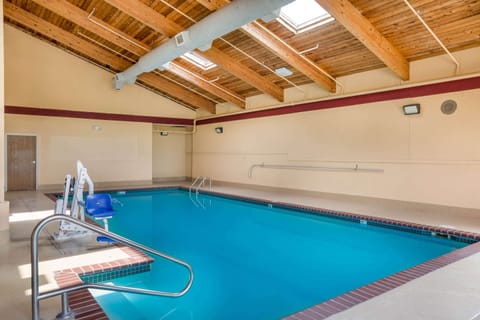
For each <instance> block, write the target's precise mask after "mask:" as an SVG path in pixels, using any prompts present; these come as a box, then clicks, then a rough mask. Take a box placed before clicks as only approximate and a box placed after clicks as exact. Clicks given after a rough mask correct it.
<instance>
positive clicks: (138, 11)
mask: <svg viewBox="0 0 480 320" xmlns="http://www.w3.org/2000/svg"><path fill="white" fill-rule="evenodd" d="M316 1H317V2H318V3H319V4H320V5H321V6H322V7H323V8H324V9H326V10H327V11H328V12H329V13H330V14H331V15H332V16H333V17H335V20H334V21H333V22H330V23H328V24H325V25H322V26H320V27H318V28H315V29H312V30H310V31H307V32H304V33H299V34H294V33H293V32H291V31H289V30H288V29H286V28H285V27H284V26H283V25H282V24H280V23H279V22H278V21H277V20H275V19H274V20H272V21H270V22H268V23H265V22H264V21H262V20H257V21H254V22H251V23H249V24H247V25H245V26H244V27H242V28H241V29H239V30H235V31H233V32H231V33H229V34H226V35H224V36H223V37H222V38H221V39H217V40H215V41H214V43H213V46H212V48H211V49H209V50H207V51H197V53H199V54H200V55H202V56H203V57H205V58H207V59H209V60H210V61H212V62H214V63H215V64H216V65H217V66H216V67H214V68H212V69H209V70H203V69H201V68H199V67H196V66H194V65H192V64H191V63H189V62H187V61H185V60H184V59H180V58H177V59H175V60H174V61H173V62H172V63H170V64H169V67H168V68H167V69H166V70H164V71H160V70H155V71H153V72H150V73H144V74H142V75H141V76H139V77H138V78H137V83H139V84H141V85H143V86H145V87H147V88H149V89H151V90H153V91H155V92H157V93H159V94H161V95H163V96H166V97H168V98H170V99H172V100H175V101H177V102H179V103H181V104H183V105H185V106H188V107H190V108H193V109H197V108H201V109H204V110H206V111H208V112H210V113H215V105H216V104H217V103H222V102H226V101H228V102H231V103H233V104H235V105H237V106H239V107H240V108H245V98H246V97H250V96H253V95H258V94H261V93H266V94H268V95H270V96H272V97H274V98H275V99H277V100H278V101H279V102H281V101H282V100H283V98H284V97H283V90H284V89H285V88H289V87H292V86H294V85H295V86H298V85H302V84H307V83H316V84H317V85H318V86H320V87H322V88H323V89H325V90H327V91H330V92H335V90H336V87H335V82H334V80H333V79H335V78H337V77H340V76H345V75H349V74H354V73H358V72H362V71H367V70H372V69H377V68H382V67H388V68H389V69H390V70H391V71H392V72H393V73H394V74H395V75H396V76H397V77H398V78H399V79H403V80H408V78H409V62H411V61H414V60H417V59H423V58H427V57H431V56H435V55H440V54H444V51H443V50H442V48H441V47H440V46H439V44H438V43H437V42H436V41H435V39H434V38H433V37H432V36H431V35H430V34H429V33H428V31H427V30H426V29H425V27H424V26H423V25H422V24H421V22H420V21H419V20H418V19H417V17H416V16H415V15H414V14H413V13H412V11H411V10H410V9H409V8H408V7H407V5H406V3H405V2H404V1H402V0H350V2H349V1H348V0H316ZM229 2H230V1H229V0H5V1H3V3H4V19H5V22H6V23H8V24H10V25H14V26H16V27H18V28H21V29H22V30H25V31H27V32H29V33H30V34H32V35H33V36H35V37H38V38H41V39H43V40H46V41H48V42H50V43H52V44H54V45H56V46H59V47H62V48H64V49H65V50H67V51H70V52H72V53H74V54H76V55H78V56H81V57H83V58H85V59H87V60H88V61H91V62H92V63H95V64H96V65H98V66H100V67H102V68H105V69H108V70H111V71H112V72H115V73H116V72H121V71H124V70H125V69H127V68H128V67H129V66H131V65H132V64H133V63H134V62H136V61H138V59H139V57H141V56H143V55H144V54H146V53H147V52H149V51H150V50H152V49H153V48H155V47H157V46H158V45H160V44H162V43H163V42H165V41H167V40H168V39H169V38H171V37H173V36H174V35H176V34H177V33H179V32H181V31H182V30H185V29H186V28H188V27H190V26H192V25H193V24H194V23H195V21H200V20H202V19H203V18H205V17H206V16H208V15H209V14H211V13H212V12H213V11H216V10H221V8H222V7H223V6H225V5H227V4H228V3H229ZM409 2H410V4H411V5H412V6H413V7H414V8H415V10H417V12H418V13H419V14H420V15H421V16H422V17H423V19H424V20H425V21H426V23H427V24H428V25H429V27H430V28H431V29H432V30H433V31H434V32H435V33H436V35H437V36H438V37H439V39H441V41H442V42H443V43H444V44H445V46H446V47H447V48H448V49H449V50H450V51H452V52H454V51H457V50H461V49H465V48H470V47H475V46H480V1H478V0H410V1H409ZM173 8H175V9H177V10H174V9H173ZM179 11H180V12H181V13H179ZM305 50H307V51H308V52H306V53H302V52H303V51H305ZM280 67H287V68H289V69H290V70H292V71H293V74H292V75H290V76H288V77H285V78H282V77H279V76H278V75H276V74H275V73H274V72H273V70H275V69H277V68H280Z"/></svg>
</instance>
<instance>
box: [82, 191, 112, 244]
mask: <svg viewBox="0 0 480 320" xmlns="http://www.w3.org/2000/svg"><path fill="white" fill-rule="evenodd" d="M85 210H86V211H87V214H88V215H90V216H91V217H93V218H95V219H96V220H99V219H102V220H103V225H104V228H105V231H108V220H107V219H110V218H111V217H113V216H114V215H115V214H116V212H115V210H114V209H113V206H112V197H111V196H110V195H109V194H108V193H96V194H89V195H88V196H87V198H86V199H85ZM97 241H100V242H114V240H112V239H110V238H108V237H105V236H99V237H97Z"/></svg>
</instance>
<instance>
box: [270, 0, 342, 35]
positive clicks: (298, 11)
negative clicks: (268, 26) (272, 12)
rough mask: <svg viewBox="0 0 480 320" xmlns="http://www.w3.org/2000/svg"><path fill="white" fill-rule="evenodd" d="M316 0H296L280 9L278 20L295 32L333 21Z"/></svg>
mask: <svg viewBox="0 0 480 320" xmlns="http://www.w3.org/2000/svg"><path fill="white" fill-rule="evenodd" d="M333 20H334V18H333V17H332V16H331V15H330V14H329V13H328V12H327V11H325V9H323V8H322V7H321V6H320V5H319V4H318V3H317V2H316V1H315V0H296V1H294V2H292V3H290V4H288V5H286V6H284V7H282V9H281V10H280V16H279V18H278V21H279V22H280V23H281V24H283V25H284V26H285V27H287V28H288V29H289V30H290V31H292V32H294V33H301V32H304V31H307V30H311V29H313V28H316V27H318V26H320V25H322V24H325V23H328V22H330V21H333Z"/></svg>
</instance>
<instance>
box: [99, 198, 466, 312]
mask: <svg viewBox="0 0 480 320" xmlns="http://www.w3.org/2000/svg"><path fill="white" fill-rule="evenodd" d="M112 196H113V197H114V198H117V199H118V200H120V201H121V203H122V204H123V206H119V205H115V209H116V210H117V211H118V214H117V215H116V216H115V217H114V218H113V219H111V221H110V229H111V230H112V231H113V232H116V233H118V234H120V235H123V236H126V237H128V238H131V239H133V240H135V241H137V242H140V243H142V244H145V245H147V246H150V247H153V248H155V249H157V250H159V251H162V252H165V253H167V254H170V255H172V256H175V257H177V258H179V259H182V260H184V261H186V262H188V263H189V264H190V265H191V266H192V267H193V270H194V272H195V280H194V283H193V286H192V288H191V289H190V291H189V292H188V293H187V294H186V295H185V296H183V297H180V298H163V297H150V296H144V295H135V294H122V293H110V292H104V291H95V292H94V295H95V296H96V298H97V300H98V301H99V303H100V305H101V306H102V307H103V308H104V310H105V311H106V313H107V314H108V315H109V317H110V318H111V319H128V320H140V319H142V320H143V319H197V320H199V319H208V320H214V319H222V320H223V319H278V318H281V317H282V316H286V315H289V314H291V313H294V312H296V311H299V310H301V309H304V308H306V307H309V306H311V305H314V304H317V303H320V302H322V301H324V300H327V299H329V298H332V297H334V296H337V295H339V294H342V293H344V292H347V291H350V290H353V289H355V288H358V287H360V286H362V285H365V284H368V283H370V282H373V281H375V280H378V279H380V278H383V277H385V276H388V275H390V274H393V273H395V272H398V271H401V270H404V269H406V268H409V267H411V266H414V265H417V264H419V263H422V262H424V261H427V260H429V259H432V258H434V257H437V256H440V255H442V254H445V253H447V252H450V251H452V250H455V249H458V248H461V247H464V246H465V245H467V244H466V243H461V242H455V241H451V240H447V239H439V238H435V237H429V236H424V235H419V234H414V233H409V232H402V231H398V230H393V229H385V228H380V227H375V226H371V225H363V224H360V223H354V222H350V221H345V220H339V219H335V218H330V217H324V216H318V215H313V214H308V213H302V212H296V211H292V210H287V209H279V208H271V206H268V205H266V204H255V203H249V202H243V201H237V200H231V199H226V198H222V197H214V196H209V195H200V196H199V200H200V203H201V205H198V203H197V205H195V204H194V203H193V202H192V201H191V200H190V198H189V195H188V192H185V191H182V190H177V189H167V190H154V191H132V192H130V191H129V192H127V193H126V194H117V193H113V194H112ZM187 279H188V274H187V272H186V271H185V269H184V268H182V267H180V266H178V265H175V264H172V263H170V262H165V261H162V260H161V259H160V258H156V260H155V262H154V263H153V264H152V271H151V272H146V273H141V274H137V275H133V276H128V277H124V278H117V279H114V280H111V281H110V282H113V283H115V284H118V285H129V286H136V287H141V288H149V289H158V290H172V291H177V290H180V289H182V288H183V286H184V285H185V283H186V281H187Z"/></svg>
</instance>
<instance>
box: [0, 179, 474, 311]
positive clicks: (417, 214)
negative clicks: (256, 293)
mask: <svg viewBox="0 0 480 320" xmlns="http://www.w3.org/2000/svg"><path fill="white" fill-rule="evenodd" d="M176 184H178V183H176ZM165 185H168V184H167V183H162V184H156V185H155V186H165ZM151 186H152V185H148V186H146V187H151ZM102 187H105V188H107V189H108V188H109V186H102ZM136 187H138V186H136ZM126 188H127V187H124V188H122V189H126ZM212 190H213V191H217V192H221V193H228V194H236V195H242V196H248V197H252V198H259V199H265V200H270V201H277V202H288V203H298V204H303V205H307V206H313V207H318V208H325V209H331V210H338V211H347V212H352V213H358V214H365V215H372V216H378V217H386V218H390V219H396V220H401V221H408V222H415V223H421V224H427V225H434V226H450V227H452V228H456V229H459V230H464V231H470V232H478V233H480V210H474V209H462V208H453V207H444V206H436V205H426V204H419V203H409V202H402V201H391V200H382V199H372V198H362V197H352V196H344V195H334V194H323V193H314V192H302V191H294V190H286V189H271V188H262V187H252V186H242V185H233V184H220V183H214V186H213V187H212ZM5 197H6V200H8V201H10V212H11V214H10V230H9V231H3V232H0V284H1V288H2V290H1V291H0V312H1V318H2V319H28V318H30V317H31V314H30V295H29V292H28V290H29V288H30V271H29V270H30V269H29V263H30V243H29V240H30V233H31V231H32V229H33V227H34V225H35V224H36V223H37V222H38V221H39V220H40V219H41V218H43V217H45V216H47V215H50V214H53V207H54V204H53V202H52V201H51V200H50V199H48V198H47V197H46V196H45V195H44V194H43V193H41V192H7V193H6V195H5ZM47 231H48V230H47ZM50 232H52V230H50ZM48 236H49V234H48V233H47V232H46V233H43V234H42V236H41V241H40V260H41V261H43V262H44V263H43V265H42V268H43V269H62V267H61V265H63V264H64V263H65V261H67V260H66V259H65V257H70V258H69V259H72V258H71V257H77V260H78V258H79V257H80V261H85V260H84V259H87V258H86V256H85V255H84V254H89V255H92V257H93V258H95V254H96V253H95V252H98V250H103V249H98V248H95V249H96V250H91V249H92V247H91V244H88V243H81V244H79V243H65V244H63V245H61V246H59V245H55V246H54V245H52V243H51V241H50V240H48ZM97 249H98V250H97ZM80 254H81V255H80ZM112 254H115V253H112ZM59 258H61V259H60V260H58V259H59ZM75 261H76V260H75V259H73V260H68V261H67V262H68V264H75V263H77V262H75ZM43 269H41V271H42V270H43ZM40 283H41V285H43V287H42V288H46V287H48V286H51V285H53V284H52V283H53V280H52V279H51V275H50V274H49V272H48V270H47V271H44V272H43V271H42V276H41V277H40ZM479 301H480V254H476V255H473V256H471V257H468V258H465V259H463V260H460V261H458V262H456V263H453V264H451V265H448V266H446V267H444V268H441V269H439V270H437V271H435V272H432V273H430V274H428V275H426V276H424V277H421V278H419V279H416V280H414V281H411V282H409V283H407V284H405V285H403V286H401V287H399V288H397V289H395V290H392V291H390V292H387V293H385V294H382V295H380V296H378V297H376V298H373V299H371V300H369V301H367V302H364V303H361V304H359V305H357V306H355V307H353V308H351V309H349V310H347V311H344V312H342V313H339V314H337V315H334V316H332V317H330V318H329V319H332V320H344V319H356V320H363V319H369V320H372V319H436V320H437V319H445V320H447V319H449V320H455V319H465V320H473V319H475V320H480V316H479V314H480V303H479ZM40 306H41V314H42V318H43V319H53V318H54V317H55V315H56V313H58V311H59V310H60V309H59V308H60V307H59V298H53V299H48V300H44V301H42V302H41V303H40Z"/></svg>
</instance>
